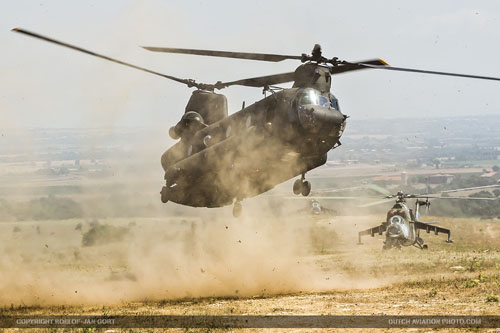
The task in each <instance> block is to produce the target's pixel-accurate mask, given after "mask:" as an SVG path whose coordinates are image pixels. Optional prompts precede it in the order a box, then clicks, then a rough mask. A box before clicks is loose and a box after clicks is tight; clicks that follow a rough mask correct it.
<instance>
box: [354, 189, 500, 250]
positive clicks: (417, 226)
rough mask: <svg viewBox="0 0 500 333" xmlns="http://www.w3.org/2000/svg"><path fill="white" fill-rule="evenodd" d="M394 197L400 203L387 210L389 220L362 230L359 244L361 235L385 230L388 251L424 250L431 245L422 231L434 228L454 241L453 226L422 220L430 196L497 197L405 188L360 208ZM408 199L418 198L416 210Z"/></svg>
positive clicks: (435, 231)
mask: <svg viewBox="0 0 500 333" xmlns="http://www.w3.org/2000/svg"><path fill="white" fill-rule="evenodd" d="M498 186H500V185H488V186H480V187H471V188H465V189H457V190H449V191H441V192H439V193H450V192H458V191H468V190H476V189H483V188H491V187H498ZM393 198H396V203H395V204H394V205H393V206H392V208H391V209H389V211H388V212H387V218H386V221H384V222H382V223H381V224H380V225H378V226H376V227H373V228H370V229H367V230H363V231H360V232H359V233H358V244H362V243H361V236H365V235H370V236H372V237H374V236H375V234H379V235H382V234H383V233H384V232H385V233H386V234H385V235H386V238H385V241H384V246H383V249H384V250H388V249H391V248H393V247H394V248H398V249H399V248H401V247H402V246H415V247H418V248H420V249H423V250H424V249H427V248H428V246H427V244H424V240H423V239H422V238H421V237H420V230H425V231H426V232H427V233H430V232H431V231H432V232H434V234H435V235H438V234H439V233H444V234H447V235H448V238H447V240H446V242H447V243H452V242H453V241H452V240H451V231H450V230H449V229H446V228H442V227H439V226H436V225H434V224H436V223H438V222H423V221H420V208H421V207H426V208H427V210H428V209H429V207H430V205H431V203H430V201H429V199H465V200H497V199H496V198H471V197H449V196H448V197H436V196H433V195H432V194H424V195H420V194H405V193H403V192H402V191H399V192H398V193H396V194H393V195H389V196H386V197H385V199H384V200H381V201H378V202H374V203H371V204H366V205H362V206H360V207H368V206H371V205H377V204H381V203H385V202H387V200H391V199H393ZM406 199H416V200H415V210H412V209H411V208H409V206H408V204H407V203H406ZM422 199H425V200H422Z"/></svg>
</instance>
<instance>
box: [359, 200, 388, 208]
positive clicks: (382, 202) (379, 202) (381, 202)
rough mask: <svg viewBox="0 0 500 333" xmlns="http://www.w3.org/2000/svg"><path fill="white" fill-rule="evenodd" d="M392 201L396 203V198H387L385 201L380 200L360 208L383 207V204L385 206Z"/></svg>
mask: <svg viewBox="0 0 500 333" xmlns="http://www.w3.org/2000/svg"><path fill="white" fill-rule="evenodd" d="M391 201H394V198H387V199H384V200H379V201H375V202H371V203H368V204H364V205H360V206H358V207H360V208H365V207H371V206H376V205H382V204H385V203H387V202H391Z"/></svg>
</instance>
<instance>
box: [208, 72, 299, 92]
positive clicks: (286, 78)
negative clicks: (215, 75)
mask: <svg viewBox="0 0 500 333" xmlns="http://www.w3.org/2000/svg"><path fill="white" fill-rule="evenodd" d="M294 79H295V72H288V73H281V74H274V75H266V76H258V77H252V78H248V79H241V80H236V81H231V82H218V83H216V85H215V87H216V88H217V89H221V88H225V87H229V86H235V85H238V86H247V87H265V86H272V85H275V84H281V83H286V82H290V81H294Z"/></svg>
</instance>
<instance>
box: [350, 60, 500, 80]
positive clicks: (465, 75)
mask: <svg viewBox="0 0 500 333" xmlns="http://www.w3.org/2000/svg"><path fill="white" fill-rule="evenodd" d="M359 65H360V66H363V67H366V68H373V69H386V70H390V71H399V72H410V73H422V74H434V75H445V76H455V77H465V78H469V79H482V80H494V81H500V78H498V77H492V76H481V75H470V74H460V73H448V72H437V71H428V70H423V69H414V68H403V67H392V66H380V65H374V64H370V63H359Z"/></svg>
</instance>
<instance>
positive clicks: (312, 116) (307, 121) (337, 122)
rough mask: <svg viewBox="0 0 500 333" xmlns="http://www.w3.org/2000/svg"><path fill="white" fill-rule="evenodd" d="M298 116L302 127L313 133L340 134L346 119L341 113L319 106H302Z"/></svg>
mask: <svg viewBox="0 0 500 333" xmlns="http://www.w3.org/2000/svg"><path fill="white" fill-rule="evenodd" d="M298 115H299V121H300V124H301V125H302V127H303V128H304V129H306V130H308V131H310V132H313V133H319V132H322V133H323V132H324V133H339V132H340V128H341V126H342V125H343V124H344V121H345V119H346V117H345V115H343V114H342V113H341V112H340V111H338V110H336V109H330V108H327V107H323V106H319V105H302V106H300V107H299V110H298Z"/></svg>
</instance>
